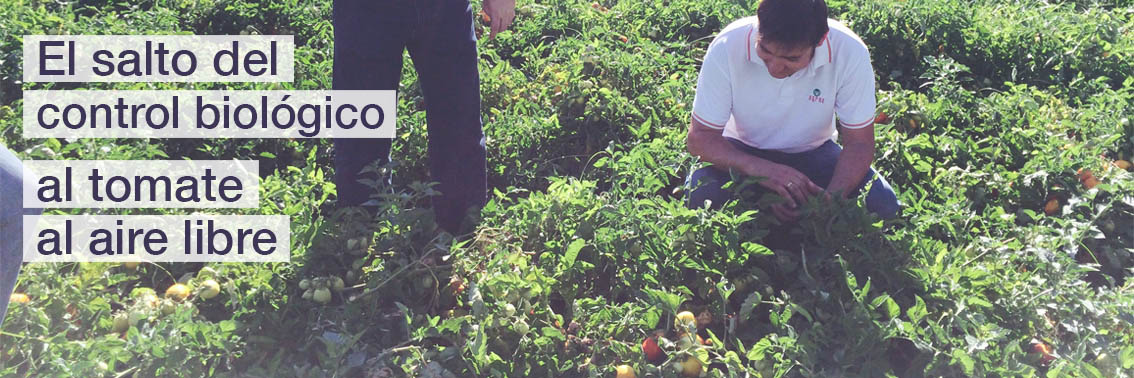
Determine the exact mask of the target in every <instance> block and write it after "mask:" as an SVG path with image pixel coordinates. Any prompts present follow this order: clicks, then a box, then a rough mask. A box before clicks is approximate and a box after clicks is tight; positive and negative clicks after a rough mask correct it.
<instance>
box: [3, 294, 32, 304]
mask: <svg viewBox="0 0 1134 378" xmlns="http://www.w3.org/2000/svg"><path fill="white" fill-rule="evenodd" d="M30 300H31V298H28V295H27V294H24V293H12V295H11V296H10V297H8V302H9V303H20V304H24V303H28V301H30Z"/></svg>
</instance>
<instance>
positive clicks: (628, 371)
mask: <svg viewBox="0 0 1134 378" xmlns="http://www.w3.org/2000/svg"><path fill="white" fill-rule="evenodd" d="M614 371H615V375H614V377H615V378H634V377H635V376H634V368H631V367H630V365H618V367H616V368H614Z"/></svg>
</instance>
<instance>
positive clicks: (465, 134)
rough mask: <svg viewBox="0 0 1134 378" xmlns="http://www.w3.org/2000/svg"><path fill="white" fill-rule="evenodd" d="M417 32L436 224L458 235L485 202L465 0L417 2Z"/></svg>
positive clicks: (472, 41)
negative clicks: (434, 189)
mask: <svg viewBox="0 0 1134 378" xmlns="http://www.w3.org/2000/svg"><path fill="white" fill-rule="evenodd" d="M418 9H419V19H418V22H419V24H418V25H419V26H418V29H417V33H415V35H414V38H413V39H412V40H411V41H410V43H409V51H410V56H411V57H412V58H413V62H414V67H415V68H416V69H417V74H418V80H419V81H420V83H421V89H422V94H423V95H424V97H425V107H426V110H425V115H426V121H427V122H428V123H429V124H428V131H429V168H430V174H431V176H432V179H433V180H434V181H437V182H438V184H439V185H438V187H437V189H438V190H439V191H441V195H440V196H438V197H434V198H433V212H434V214H435V215H436V217H437V223H438V224H439V225H440V226H441V227H442V228H444V229H445V230H446V231H449V232H450V233H454V234H458V233H462V231H466V230H462V229H461V225H462V223H463V221H464V220H465V219H466V217H467V215H468V212H469V210H470V209H471V210H474V211H475V210H476V209H478V208H479V207H481V206H483V205H484V203H485V201H487V199H488V186H487V168H486V152H485V138H484V130H483V129H482V127H481V118H480V75H479V72H478V71H477V49H476V34H475V33H474V32H473V23H472V22H473V12H472V6H471V5H470V4H469V2H468V0H421V1H419V2H418Z"/></svg>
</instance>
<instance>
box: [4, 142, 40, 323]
mask: <svg viewBox="0 0 1134 378" xmlns="http://www.w3.org/2000/svg"><path fill="white" fill-rule="evenodd" d="M22 168H23V165H22V164H20V159H19V158H17V157H16V155H13V154H12V152H11V151H8V149H7V148H5V147H4V146H0V235H4V237H3V239H2V240H0V325H2V324H4V314H5V313H6V312H7V310H8V297H9V296H10V295H11V294H12V290H13V289H15V287H16V276H18V275H19V274H20V264H21V263H23V258H24V252H23V243H22V240H23V235H24V233H23V224H24V223H23V222H24V220H23V216H24V215H38V214H39V213H40V211H42V210H40V209H24V205H23V204H24V198H23V194H24V190H23V180H24V179H26V178H27V177H23V172H22V170H23V169H22Z"/></svg>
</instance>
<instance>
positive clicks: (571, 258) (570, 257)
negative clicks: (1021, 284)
mask: <svg viewBox="0 0 1134 378" xmlns="http://www.w3.org/2000/svg"><path fill="white" fill-rule="evenodd" d="M586 244H587V242H586V241H583V239H575V240H574V241H572V242H571V245H568V246H567V251H566V252H564V253H563V268H564V269H566V268H570V267H571V266H573V265H575V259H576V258H577V257H579V251H581V250H582V249H583V246H585V245H586Z"/></svg>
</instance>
